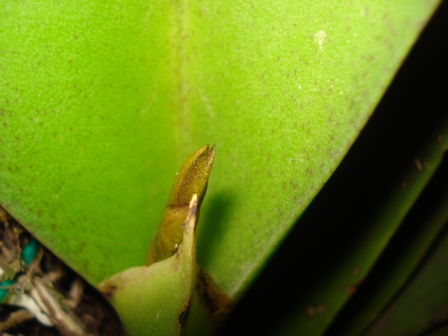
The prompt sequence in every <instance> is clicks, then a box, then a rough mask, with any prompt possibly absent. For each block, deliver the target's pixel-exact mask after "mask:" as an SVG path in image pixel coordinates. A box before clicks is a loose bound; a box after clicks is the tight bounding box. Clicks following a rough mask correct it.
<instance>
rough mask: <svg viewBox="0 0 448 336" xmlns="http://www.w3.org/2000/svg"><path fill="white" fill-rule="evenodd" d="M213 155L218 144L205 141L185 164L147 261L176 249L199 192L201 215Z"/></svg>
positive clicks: (178, 176) (172, 190)
mask: <svg viewBox="0 0 448 336" xmlns="http://www.w3.org/2000/svg"><path fill="white" fill-rule="evenodd" d="M214 156H215V146H213V147H211V148H210V147H209V146H208V145H205V146H203V147H201V148H199V149H198V150H197V151H196V152H195V153H194V154H193V155H192V156H190V157H189V158H188V159H187V160H186V161H185V163H184V164H183V166H182V168H181V169H180V171H179V173H178V174H177V176H176V179H175V180H174V183H173V186H172V188H171V192H170V196H169V197H168V204H167V206H166V208H165V211H164V213H163V217H162V221H161V223H160V224H159V227H158V229H157V231H156V233H155V235H154V237H153V239H152V241H151V246H150V248H149V253H148V262H147V264H148V265H150V264H152V263H154V262H157V261H160V260H163V259H166V258H168V257H170V256H172V255H173V254H174V253H176V250H177V247H178V246H179V244H180V243H181V242H182V238H183V232H182V222H184V221H185V219H186V218H187V215H188V208H189V202H190V200H191V198H192V197H193V195H194V194H196V195H197V196H198V211H197V217H199V209H200V206H201V203H202V200H203V199H204V196H205V193H206V191H207V183H208V177H209V175H210V171H211V169H212V165H213V158H214Z"/></svg>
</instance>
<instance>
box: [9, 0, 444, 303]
mask: <svg viewBox="0 0 448 336" xmlns="http://www.w3.org/2000/svg"><path fill="white" fill-rule="evenodd" d="M436 5H437V1H430V2H421V3H409V2H408V1H405V0H401V1H398V2H397V1H395V2H391V1H385V0H383V1H378V2H375V3H371V2H368V1H364V2H358V3H356V4H351V3H319V2H311V3H303V2H297V1H288V2H285V1H282V2H274V3H272V2H270V1H258V2H257V3H249V2H240V1H227V2H225V3H222V2H210V3H204V2H189V1H179V2H177V3H175V4H172V3H169V4H167V3H166V2H161V1H156V2H147V1H146V2H145V1H134V2H128V1H116V2H114V3H110V2H102V1H72V2H70V3H65V2H62V3H56V2H54V3H53V2H52V3H48V2H45V1H35V2H32V3H28V2H24V3H17V2H15V1H10V0H8V1H3V2H2V3H1V5H0V9H1V10H0V13H1V14H0V15H1V20H0V22H1V23H0V33H1V35H2V39H1V41H0V64H1V68H0V92H2V96H1V100H0V109H1V116H0V118H1V124H0V127H2V131H1V133H0V143H1V145H2V146H1V147H0V156H1V157H2V160H1V161H0V190H1V192H0V202H1V203H2V205H3V206H4V207H5V208H6V209H7V210H8V211H10V212H11V213H12V214H13V215H14V216H15V217H16V218H18V220H20V222H21V223H22V224H24V225H25V226H26V227H27V228H28V229H30V230H31V231H32V232H33V233H34V234H35V235H36V236H37V237H38V238H39V239H40V240H41V241H42V242H43V243H44V244H45V245H46V246H48V247H49V248H50V249H52V250H53V251H54V252H55V253H56V254H57V255H58V256H60V257H61V258H63V259H64V260H66V261H67V262H68V264H69V265H70V266H72V267H73V268H74V269H75V270H77V271H78V272H80V273H81V274H82V275H83V276H85V277H86V279H88V281H90V282H91V283H92V284H94V285H97V284H98V283H99V282H101V281H102V280H104V279H106V278H107V277H109V276H110V275H112V274H114V273H116V272H119V271H121V270H123V269H126V268H129V267H131V266H136V265H143V264H144V262H145V257H146V252H147V248H148V244H149V241H150V239H151V236H152V234H153V232H154V230H155V228H156V227H157V225H158V221H159V218H160V216H161V214H162V209H163V206H164V204H165V201H166V198H167V195H168V192H169V188H170V185H171V183H172V180H173V178H174V176H175V175H174V174H175V172H176V169H177V167H178V166H180V163H181V162H182V161H183V160H184V159H185V158H186V157H187V155H188V154H189V153H190V152H192V151H193V150H194V149H195V148H197V147H199V146H201V145H203V144H205V143H216V145H217V154H216V158H215V166H214V171H213V172H212V174H211V178H210V183H209V192H208V197H207V198H208V199H206V201H205V203H204V209H203V214H204V216H203V218H202V223H201V224H200V227H199V232H198V235H199V238H198V260H199V263H201V264H202V265H203V266H204V268H205V269H207V270H208V271H209V272H210V273H211V274H212V275H213V276H214V278H215V280H217V282H218V284H219V285H220V286H221V287H222V288H223V289H225V290H226V291H227V292H228V293H229V294H231V295H235V296H239V295H240V294H241V293H242V292H243V291H244V290H245V289H246V287H247V285H248V284H249V283H250V281H252V280H253V278H254V276H256V274H257V273H258V272H259V270H260V268H261V267H262V265H263V264H264V263H265V262H266V260H267V258H269V256H270V255H271V254H272V253H273V251H274V249H275V247H276V245H277V244H278V243H279V241H280V240H281V239H282V238H283V237H284V235H285V234H286V233H287V232H288V231H289V229H290V227H291V225H292V224H293V223H294V222H295V220H296V218H297V217H298V216H299V214H300V213H301V212H302V211H303V210H304V209H305V207H306V206H307V205H308V204H309V202H310V201H311V200H312V199H313V197H314V196H315V195H316V193H317V192H318V190H319V189H320V188H321V187H322V185H323V184H324V183H325V181H326V180H327V179H328V178H329V176H330V174H331V173H332V172H333V171H334V169H335V168H336V166H337V165H338V163H339V162H340V161H341V159H342V158H343V156H344V154H345V153H346V151H347V150H348V148H349V147H350V145H351V144H352V143H353V141H354V139H355V138H356V136H357V134H358V133H359V131H360V130H361V129H362V127H363V126H364V124H365V122H366V121H367V119H368V118H369V116H370V114H371V113H372V111H373V109H374V107H375V105H376V104H377V102H378V100H379V99H380V97H381V95H382V94H383V92H384V90H385V88H386V87H387V85H388V83H389V82H390V80H391V78H392V77H393V75H394V73H395V71H396V70H397V68H398V66H399V65H400V63H401V61H402V60H403V58H404V57H405V55H406V53H407V51H408V50H409V48H410V46H411V45H412V43H413V42H414V41H415V39H416V37H417V35H418V33H419V31H420V30H421V28H422V26H423V25H424V22H426V20H427V19H428V18H429V16H430V15H431V13H432V12H433V10H434V8H435V7H436Z"/></svg>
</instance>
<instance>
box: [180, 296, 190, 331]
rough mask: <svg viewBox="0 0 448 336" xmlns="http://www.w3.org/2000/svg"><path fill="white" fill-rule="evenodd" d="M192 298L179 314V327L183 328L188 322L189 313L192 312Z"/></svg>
mask: <svg viewBox="0 0 448 336" xmlns="http://www.w3.org/2000/svg"><path fill="white" fill-rule="evenodd" d="M190 306H191V300H188V302H187V304H186V305H185V306H184V309H182V312H181V313H180V314H179V321H178V325H179V329H180V330H182V329H183V328H184V326H185V324H186V323H187V319H188V313H189V312H190Z"/></svg>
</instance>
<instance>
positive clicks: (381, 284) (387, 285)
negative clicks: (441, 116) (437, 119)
mask: <svg viewBox="0 0 448 336" xmlns="http://www.w3.org/2000/svg"><path fill="white" fill-rule="evenodd" d="M446 129H447V135H448V124H447V128H446ZM445 146H448V142H446V143H445ZM447 163H448V161H447V160H446V159H445V161H444V163H442V164H441V165H440V166H439V167H438V169H437V172H436V173H435V175H434V176H433V178H432V179H431V181H430V182H429V183H428V185H427V186H426V187H425V190H424V191H423V193H422V194H421V195H420V196H419V199H418V200H417V202H416V203H415V204H414V206H413V208H412V209H411V211H409V213H408V214H407V215H406V219H405V221H404V222H403V223H402V224H401V226H400V228H399V230H398V232H397V234H396V235H395V236H394V237H393V238H392V239H391V240H390V241H389V243H388V247H387V248H386V249H385V251H384V252H383V255H382V256H381V258H380V259H379V260H378V261H377V262H376V264H375V267H374V268H373V270H372V271H371V272H370V274H369V276H368V278H367V279H366V281H365V282H364V283H363V286H362V288H361V290H360V292H359V293H357V294H356V296H355V297H353V298H352V299H351V301H353V302H351V301H350V302H349V305H348V306H347V307H345V310H346V311H347V314H348V313H349V314H350V317H349V318H348V317H347V318H346V320H345V324H344V325H342V327H341V326H340V325H339V326H338V327H337V330H338V333H339V334H342V335H347V336H348V335H360V334H362V333H363V331H365V329H367V327H368V326H369V324H370V323H371V322H372V321H374V319H375V318H376V317H377V316H379V315H380V313H381V311H382V310H383V309H384V308H385V307H386V306H387V304H389V302H391V301H392V300H393V298H394V297H395V296H396V295H399V293H400V290H402V288H403V287H404V286H405V284H406V283H407V282H409V279H412V276H413V275H414V274H416V273H417V272H418V271H419V269H418V268H417V266H418V265H419V263H421V262H422V260H423V257H424V256H425V254H427V253H428V251H429V250H430V248H431V246H432V245H433V243H434V241H435V240H436V238H437V236H439V234H440V233H441V231H442V229H443V227H444V226H446V224H447V223H448V211H447V209H448V189H447V188H446V186H447V185H448V178H447V177H448V175H447V174H446V172H447V169H448V164H447ZM426 164H428V162H427V163H426ZM438 276H439V275H436V274H434V277H438ZM434 294H435V295H440V292H437V293H434ZM413 333H416V331H415V330H414V331H413ZM329 334H331V331H329Z"/></svg>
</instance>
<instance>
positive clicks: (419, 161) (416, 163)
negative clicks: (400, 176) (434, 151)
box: [414, 157, 423, 172]
mask: <svg viewBox="0 0 448 336" xmlns="http://www.w3.org/2000/svg"><path fill="white" fill-rule="evenodd" d="M414 164H415V166H416V167H417V170H418V171H419V172H421V171H422V169H423V164H422V161H421V160H420V158H419V157H415V159H414Z"/></svg>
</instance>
